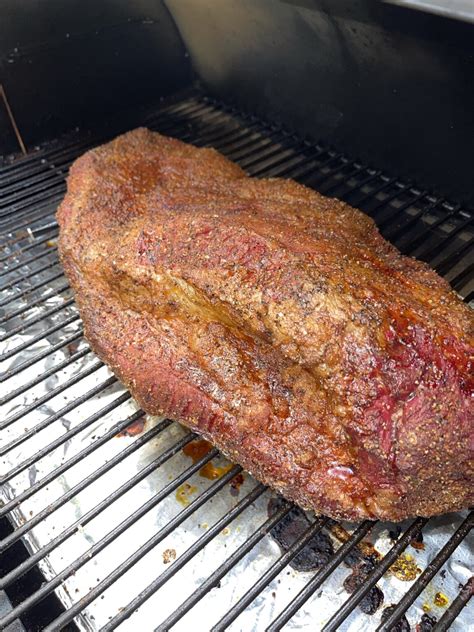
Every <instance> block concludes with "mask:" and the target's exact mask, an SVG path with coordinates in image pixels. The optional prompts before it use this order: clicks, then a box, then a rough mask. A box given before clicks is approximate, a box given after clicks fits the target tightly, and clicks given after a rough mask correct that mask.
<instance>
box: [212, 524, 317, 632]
mask: <svg viewBox="0 0 474 632" xmlns="http://www.w3.org/2000/svg"><path fill="white" fill-rule="evenodd" d="M328 522H329V518H323V519H316V520H315V522H313V524H312V525H311V526H310V527H308V529H307V530H306V531H305V532H304V533H303V534H302V535H301V536H300V537H299V538H298V539H297V540H295V542H294V543H293V544H292V545H291V547H290V548H289V549H288V551H286V553H284V554H283V555H281V556H280V558H279V559H278V560H277V561H276V562H275V563H274V564H272V566H271V567H270V568H269V569H268V570H267V571H266V572H265V573H264V574H263V575H262V576H261V577H260V579H259V580H258V581H257V582H256V583H255V584H254V585H253V586H252V588H250V590H248V591H247V592H246V593H245V595H243V597H241V598H240V599H239V601H238V602H237V603H236V604H235V605H234V606H232V608H230V610H228V611H227V612H226V614H225V615H224V616H223V617H222V618H221V619H220V620H219V622H218V623H216V625H214V626H213V627H212V630H211V632H224V630H226V629H227V627H228V626H229V625H230V624H231V623H233V622H234V621H235V620H236V619H237V617H238V616H239V615H240V614H241V613H242V612H243V611H244V610H245V608H246V607H247V606H248V605H249V604H251V603H252V601H253V600H254V599H255V598H256V597H257V596H258V595H259V594H260V593H261V592H262V590H263V589H264V588H265V587H266V586H267V585H268V584H269V583H270V582H271V581H272V580H273V579H275V577H276V576H277V575H278V574H279V573H280V572H281V571H282V570H283V569H284V568H285V566H287V564H289V563H290V562H291V560H292V559H293V558H294V557H295V556H296V555H297V554H298V553H299V552H300V551H301V550H302V549H303V547H304V546H305V544H307V543H308V542H309V540H310V539H311V538H312V537H313V536H314V535H315V534H316V533H319V532H320V531H321V530H322V529H323V527H324V526H325V525H327V524H328Z"/></svg>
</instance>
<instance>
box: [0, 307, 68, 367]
mask: <svg viewBox="0 0 474 632" xmlns="http://www.w3.org/2000/svg"><path fill="white" fill-rule="evenodd" d="M79 318H80V316H79V314H73V315H72V316H69V317H68V318H65V319H64V320H63V321H61V322H60V323H56V324H55V325H51V327H48V329H45V331H42V332H41V333H39V334H37V335H36V336H33V338H30V340H25V342H22V343H21V344H19V345H17V346H16V347H15V348H14V349H10V350H9V351H5V352H4V353H2V355H1V356H0V360H7V359H8V358H11V357H12V356H14V355H16V354H17V353H18V352H19V351H23V349H27V348H28V347H31V345H34V344H35V343H36V342H40V341H41V340H43V339H44V338H46V337H47V336H50V335H51V334H53V333H54V332H55V331H59V330H60V329H62V328H63V327H66V326H67V325H70V324H71V323H74V322H76V321H77V320H79Z"/></svg>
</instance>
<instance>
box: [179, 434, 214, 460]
mask: <svg viewBox="0 0 474 632" xmlns="http://www.w3.org/2000/svg"><path fill="white" fill-rule="evenodd" d="M211 450H212V445H211V444H210V443H209V441H205V440H204V439H197V440H196V441H191V442H190V443H188V444H187V445H185V446H184V448H183V454H185V455H186V456H189V457H190V458H191V459H192V460H193V463H196V462H197V461H199V459H202V457H203V456H205V455H206V454H208V453H209V452H210V451H211Z"/></svg>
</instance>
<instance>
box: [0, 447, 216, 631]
mask: <svg viewBox="0 0 474 632" xmlns="http://www.w3.org/2000/svg"><path fill="white" fill-rule="evenodd" d="M186 438H187V437H185V439H186ZM178 443H183V442H178ZM176 445H178V444H176ZM179 449H181V447H180V448H179ZM217 454H218V451H217V450H215V449H213V450H211V452H209V453H208V454H206V455H205V456H203V457H202V458H201V459H199V461H196V463H194V464H193V465H191V466H190V467H188V468H187V469H186V470H185V471H184V472H183V473H182V474H180V475H179V476H178V477H176V478H175V479H174V480H173V481H172V482H170V483H168V485H166V486H165V487H164V488H163V489H161V490H160V491H159V492H158V493H157V494H156V495H155V496H153V498H150V500H148V501H147V502H145V503H144V504H143V505H141V506H140V508H139V509H137V510H136V511H134V513H133V514H132V515H131V516H129V517H128V518H125V520H123V521H122V522H121V523H120V524H119V525H118V526H117V527H115V528H114V529H113V530H112V531H109V533H107V535H106V536H104V537H103V538H102V539H101V540H100V541H99V542H97V543H96V544H94V545H93V546H91V548H90V549H89V550H88V551H86V552H85V553H83V554H82V555H80V556H79V557H78V558H77V559H76V560H75V561H74V562H73V563H72V564H69V565H68V566H67V567H66V568H65V569H63V570H62V571H61V572H60V573H58V574H57V575H56V576H55V577H54V578H53V579H50V580H49V581H47V582H46V583H45V584H43V585H42V586H41V588H39V589H38V590H37V591H36V592H34V593H33V594H32V595H30V596H29V597H27V599H25V600H24V601H23V602H22V603H21V604H20V605H18V606H17V607H16V608H13V609H12V610H11V611H10V612H9V613H8V614H7V615H6V617H4V618H3V619H1V620H0V626H1V625H8V624H9V623H10V622H11V621H13V620H14V619H16V618H17V617H19V616H21V614H22V612H24V611H25V609H27V607H30V606H31V605H33V604H34V603H37V602H38V601H41V599H44V597H46V595H48V594H49V593H51V592H52V591H53V590H54V589H55V588H57V586H58V585H60V584H61V582H63V581H64V580H65V579H66V578H67V577H69V576H70V575H71V574H72V573H75V572H77V571H78V569H79V568H81V567H82V566H84V564H86V563H87V562H89V561H90V560H91V559H92V558H93V557H95V556H96V555H97V554H98V553H100V551H102V550H103V549H104V548H105V547H106V546H107V545H108V544H110V543H111V542H113V541H114V540H115V539H116V538H118V536H119V535H121V534H122V533H124V532H125V531H126V530H127V529H128V528H129V527H130V526H131V525H133V524H134V523H135V522H137V520H139V519H140V518H141V517H142V516H144V515H145V514H146V513H147V512H148V511H150V509H152V508H153V507H155V506H156V505H158V504H159V503H160V502H161V501H162V500H163V499H164V498H166V496H168V495H169V494H171V493H172V492H173V491H175V490H176V489H177V488H178V487H179V486H180V485H181V484H182V483H183V482H185V481H186V480H187V479H188V478H189V477H190V476H192V475H193V474H194V473H195V472H197V471H199V469H201V468H202V467H203V466H204V465H205V464H206V463H208V462H209V461H210V460H211V459H213V458H214V457H215V456H217ZM218 482H219V481H218ZM141 550H142V549H139V551H138V552H137V555H139V554H140V551H141ZM114 572H115V571H114ZM116 579H118V577H116ZM89 594H90V593H89ZM86 598H87V596H86ZM86 598H83V599H81V602H78V604H79V610H77V611H76V608H77V606H78V604H76V607H74V606H73V607H72V608H70V609H69V610H67V611H66V612H65V613H63V616H64V617H65V619H63V618H62V616H61V617H58V618H57V619H56V620H55V621H54V626H55V627H54V628H53V629H55V630H57V629H60V628H61V627H62V626H63V625H64V624H65V623H67V622H68V621H71V620H72V619H73V618H74V617H75V616H76V615H77V614H78V613H79V612H80V610H81V609H82V607H81V603H83V602H84V601H85V599H86ZM73 612H74V614H72V613H73ZM71 615H72V616H71ZM69 617H70V618H69ZM47 629H48V628H46V629H45V632H46V630H47Z"/></svg>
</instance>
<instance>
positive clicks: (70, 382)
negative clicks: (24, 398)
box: [0, 360, 104, 456]
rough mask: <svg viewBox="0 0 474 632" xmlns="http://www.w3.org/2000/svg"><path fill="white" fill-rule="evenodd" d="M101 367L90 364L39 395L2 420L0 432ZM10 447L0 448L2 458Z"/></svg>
mask: <svg viewBox="0 0 474 632" xmlns="http://www.w3.org/2000/svg"><path fill="white" fill-rule="evenodd" d="M103 366H104V363H103V362H101V361H100V360H98V361H97V362H94V364H91V366H88V367H87V368H86V369H84V371H82V372H81V373H78V374H77V375H73V376H72V377H70V378H69V379H68V380H66V381H65V382H63V383H62V384H59V385H58V386H56V388H53V389H51V390H48V391H47V392H46V393H45V394H44V395H41V397H37V398H36V399H35V400H34V401H32V402H31V404H28V405H27V406H25V407H24V408H22V409H21V410H20V411H18V412H16V413H14V414H13V415H12V416H11V417H7V418H6V419H4V420H3V421H2V422H1V423H0V430H4V429H5V428H7V427H8V426H10V425H11V424H12V423H13V422H15V421H17V420H18V419H21V418H22V417H25V416H26V415H28V414H29V413H31V412H32V411H33V410H36V409H37V408H38V407H39V406H41V405H42V404H45V403H46V402H49V401H50V400H51V399H53V398H54V397H56V396H57V395H60V394H61V393H63V392H64V391H65V390H67V389H68V388H70V387H71V386H73V385H74V384H77V383H78V382H80V381H81V380H83V379H84V378H85V377H88V376H89V375H92V373H94V372H95V371H97V370H98V369H100V368H102V367H103ZM66 412H69V411H65V413H64V414H66ZM37 431H38V430H37V427H36V426H35V428H34V432H37ZM28 438H29V437H26V438H25V439H24V440H25V441H26V439H28ZM12 447H14V446H11V445H10V444H9V445H7V446H6V447H3V448H1V449H0V455H2V456H3V454H5V453H6V452H9V450H11V448H12Z"/></svg>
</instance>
